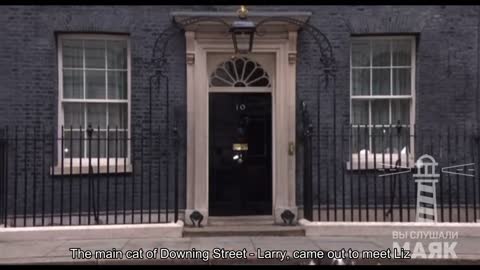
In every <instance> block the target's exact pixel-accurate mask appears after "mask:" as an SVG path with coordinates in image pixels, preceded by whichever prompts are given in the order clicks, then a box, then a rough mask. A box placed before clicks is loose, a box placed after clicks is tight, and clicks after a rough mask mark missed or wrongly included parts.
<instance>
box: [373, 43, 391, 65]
mask: <svg viewBox="0 0 480 270" xmlns="http://www.w3.org/2000/svg"><path fill="white" fill-rule="evenodd" d="M372 66H390V41H389V40H373V41H372Z"/></svg>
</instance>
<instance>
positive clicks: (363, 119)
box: [352, 100, 369, 125]
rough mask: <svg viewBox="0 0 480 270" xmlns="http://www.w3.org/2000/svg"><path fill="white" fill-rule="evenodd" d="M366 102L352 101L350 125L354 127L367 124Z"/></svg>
mask: <svg viewBox="0 0 480 270" xmlns="http://www.w3.org/2000/svg"><path fill="white" fill-rule="evenodd" d="M368 102H369V101H367V100H352V123H353V124H355V125H367V124H368Z"/></svg>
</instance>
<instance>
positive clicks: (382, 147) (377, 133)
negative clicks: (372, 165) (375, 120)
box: [372, 126, 390, 167]
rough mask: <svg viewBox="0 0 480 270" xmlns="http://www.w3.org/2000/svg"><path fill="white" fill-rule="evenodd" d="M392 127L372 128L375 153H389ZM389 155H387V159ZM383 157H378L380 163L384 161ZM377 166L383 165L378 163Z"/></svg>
mask: <svg viewBox="0 0 480 270" xmlns="http://www.w3.org/2000/svg"><path fill="white" fill-rule="evenodd" d="M389 130H390V128H389V127H387V126H385V127H376V128H372V149H373V152H375V153H388V147H389V144H390V141H389V138H390V137H389V132H388V131H389ZM387 158H388V157H386V156H385V159H387ZM382 160H383V159H382V157H380V158H379V159H378V158H377V162H378V163H383V162H382ZM377 167H382V166H381V165H379V164H377Z"/></svg>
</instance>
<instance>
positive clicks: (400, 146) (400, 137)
mask: <svg viewBox="0 0 480 270" xmlns="http://www.w3.org/2000/svg"><path fill="white" fill-rule="evenodd" d="M391 132H392V151H393V152H392V153H397V154H398V153H399V152H402V154H403V153H406V151H407V149H409V145H410V142H409V138H410V129H409V128H405V127H401V128H396V127H395V128H392V131H391ZM409 154H411V153H409ZM403 162H404V160H403V161H402V163H403Z"/></svg>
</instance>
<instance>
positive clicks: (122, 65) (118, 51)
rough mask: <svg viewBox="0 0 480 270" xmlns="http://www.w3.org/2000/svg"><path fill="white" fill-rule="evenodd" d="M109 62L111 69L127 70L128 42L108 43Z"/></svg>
mask: <svg viewBox="0 0 480 270" xmlns="http://www.w3.org/2000/svg"><path fill="white" fill-rule="evenodd" d="M107 61H108V68H109V69H127V42H126V41H125V40H111V41H107Z"/></svg>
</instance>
